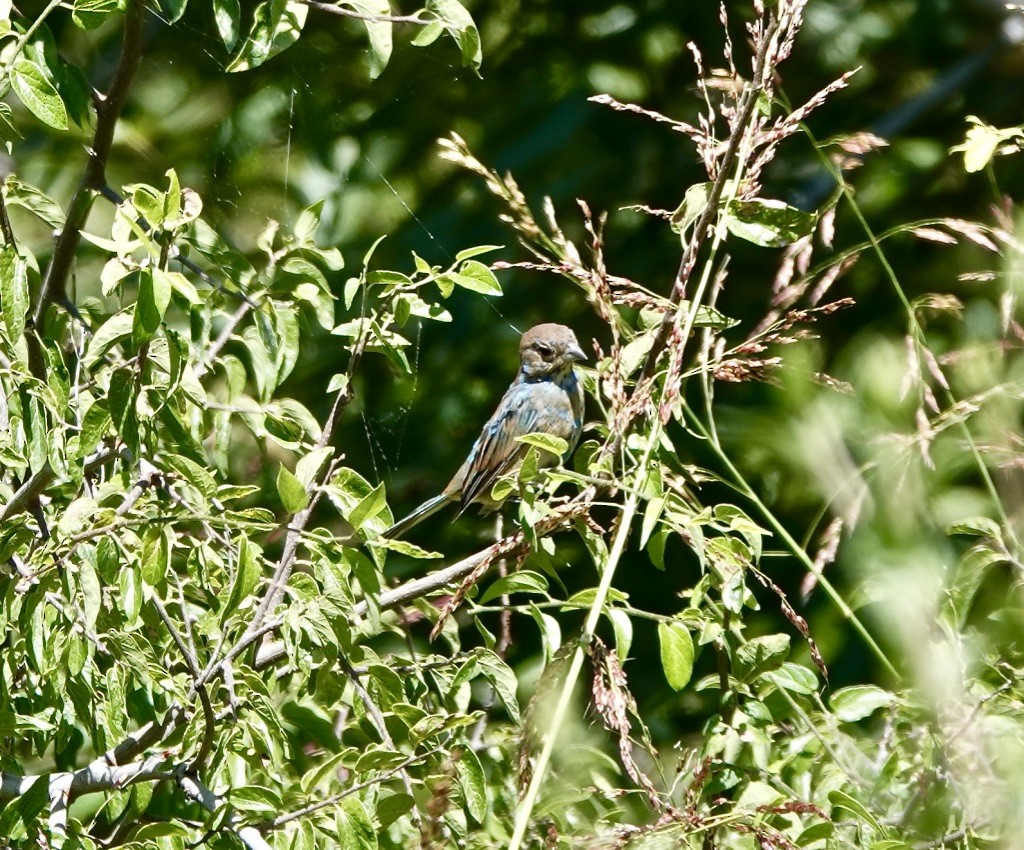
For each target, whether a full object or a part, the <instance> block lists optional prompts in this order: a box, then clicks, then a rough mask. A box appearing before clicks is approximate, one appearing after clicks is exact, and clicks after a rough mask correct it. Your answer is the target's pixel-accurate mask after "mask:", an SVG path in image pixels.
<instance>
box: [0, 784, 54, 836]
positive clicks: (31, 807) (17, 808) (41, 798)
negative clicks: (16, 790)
mask: <svg viewBox="0 0 1024 850" xmlns="http://www.w3.org/2000/svg"><path fill="white" fill-rule="evenodd" d="M49 803H50V795H49V793H48V783H47V781H46V776H40V777H39V778H37V779H36V781H35V782H33V783H32V785H31V787H29V789H28V790H27V791H26V792H25V793H24V794H22V795H21V796H19V797H16V798H15V799H13V800H11V801H10V802H9V803H8V804H7V806H6V807H5V808H4V810H3V811H2V812H0V835H2V836H4V838H5V839H7V840H9V841H11V842H22V841H25V840H26V839H27V838H28V835H29V833H28V831H27V828H28V825H29V824H35V823H37V822H38V819H39V816H40V814H42V812H43V809H45V808H47V807H48V806H49ZM32 843H33V844H35V843H36V842H34V841H33V842H32ZM12 846H18V844H14V845H12Z"/></svg>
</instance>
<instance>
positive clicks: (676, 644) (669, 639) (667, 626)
mask: <svg viewBox="0 0 1024 850" xmlns="http://www.w3.org/2000/svg"><path fill="white" fill-rule="evenodd" d="M658 642H659V643H660V645H661V669H662V670H663V671H664V673H665V679H666V680H667V681H668V684H669V686H670V687H671V688H672V689H673V690H675V691H681V690H682V689H683V688H685V687H686V685H687V683H688V682H689V681H690V677H691V676H692V675H693V638H692V637H690V632H689V631H688V630H687V628H686V626H684V625H683V624H682V623H680V622H678V621H675V620H673V621H671V622H668V623H665V622H662V623H658Z"/></svg>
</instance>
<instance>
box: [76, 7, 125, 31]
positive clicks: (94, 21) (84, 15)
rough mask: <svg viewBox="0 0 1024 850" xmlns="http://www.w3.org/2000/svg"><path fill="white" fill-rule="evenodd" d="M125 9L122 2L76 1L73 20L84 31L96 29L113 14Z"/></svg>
mask: <svg viewBox="0 0 1024 850" xmlns="http://www.w3.org/2000/svg"><path fill="white" fill-rule="evenodd" d="M123 9H124V5H123V3H122V2H121V0H75V6H74V8H73V9H72V10H71V20H73V21H74V22H75V24H76V25H77V26H79V27H81V28H82V29H84V30H91V29H96V27H98V26H99V25H100V24H102V23H103V22H104V21H106V20H107V18H108V17H110V16H111V15H112V14H114V13H115V12H120V11H123Z"/></svg>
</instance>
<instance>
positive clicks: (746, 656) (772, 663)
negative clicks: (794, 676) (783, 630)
mask: <svg viewBox="0 0 1024 850" xmlns="http://www.w3.org/2000/svg"><path fill="white" fill-rule="evenodd" d="M787 655H789V635H784V634H778V635H764V636H763V637H756V638H753V639H752V640H748V641H747V642H746V643H745V644H743V646H741V647H740V648H739V649H737V650H736V652H735V654H734V656H733V673H735V675H736V678H737V679H739V680H740V681H741V682H752V681H753V680H754V679H756V678H757V677H758V676H760V675H762V674H763V673H768V672H770V671H772V670H778V669H779V668H780V667H781V666H782V662H783V661H785V660H786V656H787Z"/></svg>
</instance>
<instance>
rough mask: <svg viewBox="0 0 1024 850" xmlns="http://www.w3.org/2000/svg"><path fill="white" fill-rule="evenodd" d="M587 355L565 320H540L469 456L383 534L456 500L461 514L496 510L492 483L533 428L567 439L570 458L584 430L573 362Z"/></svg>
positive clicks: (515, 459)
mask: <svg viewBox="0 0 1024 850" xmlns="http://www.w3.org/2000/svg"><path fill="white" fill-rule="evenodd" d="M586 359H587V355H586V354H584V353H583V349H582V348H580V344H579V343H578V342H577V341H576V336H575V335H574V334H573V332H572V331H571V330H569V328H567V327H566V326H565V325H555V324H544V325H537V326H536V327H533V328H530V330H528V331H527V332H526V333H524V334H523V338H522V339H521V340H520V342H519V360H520V365H519V372H518V374H517V375H516V378H515V380H514V381H513V382H512V384H511V386H510V387H509V388H508V390H506V392H505V395H504V396H502V399H501V402H500V403H499V404H498V409H497V410H495V411H494V415H493V416H491V418H490V419H488V420H487V424H486V425H484V428H483V431H481V432H480V436H479V437H477V440H476V442H475V443H474V444H473V448H472V449H470V452H469V457H467V458H466V460H465V462H464V463H463V464H462V466H461V467H459V471H458V472H456V473H455V476H454V477H453V478H452V480H451V481H449V482H448V486H447V487H445V488H444V490H442V491H441V493H440V495H437V496H435V497H434V498H433V499H429V500H428V501H426V502H424V503H423V504H422V505H420V506H419V507H418V508H416V510H414V511H413V512H412V513H411V514H409V515H408V516H407V517H405V519H402V520H399V521H398V522H396V523H395V524H394V525H393V526H391V528H389V529H388V530H387V531H385V532H384V536H385V537H398V536H399V535H401V534H404V533H405V532H406V531H408V530H409V529H410V528H412V527H413V526H414V525H416V524H417V523H419V522H421V521H422V520H424V519H426V518H427V517H428V516H431V515H432V514H434V513H435V512H436V511H438V510H440V509H441V508H442V507H444V506H445V505H447V504H450V503H452V502H458V503H459V505H460V506H461V509H460V511H459V513H460V514H461V513H462V511H464V510H465V509H466V508H467V507H469V505H470V504H471V503H473V502H475V503H477V504H480V505H482V510H484V511H493V510H496V509H497V508H498V505H499V503H498V502H495V501H494V499H492V498H491V487H492V485H493V484H494V482H495V481H496V480H497V479H498V478H499V477H500V476H502V475H504V474H505V473H506V472H509V471H511V470H512V469H514V468H515V466H516V464H517V463H519V462H521V461H522V459H523V457H524V456H525V455H526V452H527V451H528V450H529V446H527V445H525V444H523V443H518V442H516V437H522V436H523V435H525V434H533V433H542V434H552V435H554V436H556V437H561V438H562V439H563V440H565V441H566V442H567V443H568V444H569V449H568V451H567V452H566V454H565V457H564V458H563V460H566V459H568V457H569V455H571V454H572V451H573V449H574V448H576V443H577V442H578V441H579V439H580V433H581V432H582V430H583V387H582V386H581V385H580V382H579V379H578V378H577V377H576V372H575V370H574V369H573V366H574V365H575V364H576V363H578V362H580V361H582V360H586ZM541 454H542V457H541V464H542V465H545V466H549V465H551V464H553V463H555V462H556V461H555V459H554V458H553V457H551V455H550V454H548V453H546V452H542V453H541Z"/></svg>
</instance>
